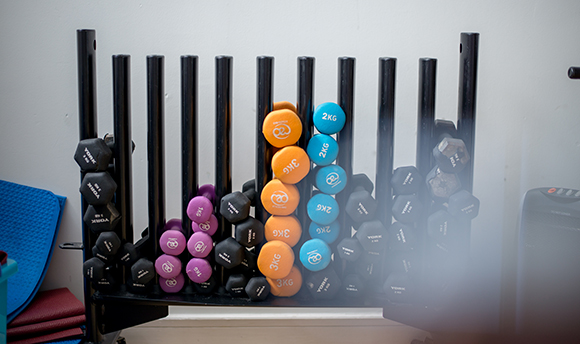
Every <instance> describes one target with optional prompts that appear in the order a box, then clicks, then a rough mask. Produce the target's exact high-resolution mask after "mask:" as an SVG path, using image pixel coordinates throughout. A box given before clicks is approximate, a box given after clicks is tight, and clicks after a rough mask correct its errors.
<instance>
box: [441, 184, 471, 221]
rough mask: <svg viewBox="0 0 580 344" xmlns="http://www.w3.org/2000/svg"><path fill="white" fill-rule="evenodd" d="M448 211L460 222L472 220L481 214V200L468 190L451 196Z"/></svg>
mask: <svg viewBox="0 0 580 344" xmlns="http://www.w3.org/2000/svg"><path fill="white" fill-rule="evenodd" d="M447 204H448V211H449V213H450V214H451V215H453V216H454V217H455V218H457V219H460V220H472V219H474V218H475V217H476V216H477V215H478V214H479V199H477V197H475V196H473V195H472V194H471V193H470V192H469V191H467V190H461V191H459V192H457V193H455V194H453V195H451V196H449V201H448V202H447Z"/></svg>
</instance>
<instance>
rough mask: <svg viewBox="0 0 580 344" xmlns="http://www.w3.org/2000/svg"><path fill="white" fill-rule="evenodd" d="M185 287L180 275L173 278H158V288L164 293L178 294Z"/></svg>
mask: <svg viewBox="0 0 580 344" xmlns="http://www.w3.org/2000/svg"><path fill="white" fill-rule="evenodd" d="M184 285H185V277H183V274H182V273H180V274H179V275H177V276H175V277H173V278H163V277H160V278H159V286H160V287H161V289H162V290H163V291H164V292H166V293H178V292H179V291H181V289H182V288H183V286H184Z"/></svg>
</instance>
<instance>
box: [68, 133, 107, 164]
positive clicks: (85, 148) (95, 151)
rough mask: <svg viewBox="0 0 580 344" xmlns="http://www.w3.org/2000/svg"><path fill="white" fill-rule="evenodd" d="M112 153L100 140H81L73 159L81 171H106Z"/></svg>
mask: <svg viewBox="0 0 580 344" xmlns="http://www.w3.org/2000/svg"><path fill="white" fill-rule="evenodd" d="M112 155H113V152H112V151H111V149H110V148H109V147H108V146H107V144H106V143H105V141H104V140H103V139H100V138H91V139H85V140H81V141H80V142H79V144H78V146H77V149H76V151H75V155H74V159H75V161H76V162H77V164H78V165H79V167H80V168H81V171H85V172H95V171H102V172H104V171H106V170H107V168H108V166H109V161H110V160H111V156H112Z"/></svg>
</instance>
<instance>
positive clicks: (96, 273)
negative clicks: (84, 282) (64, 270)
mask: <svg viewBox="0 0 580 344" xmlns="http://www.w3.org/2000/svg"><path fill="white" fill-rule="evenodd" d="M106 268H107V266H106V264H105V262H103V261H102V260H101V259H99V258H97V257H93V258H90V259H87V260H86V261H85V262H84V263H83V276H85V278H86V279H88V280H89V281H93V282H94V281H98V280H100V279H102V278H104V277H105V270H106Z"/></svg>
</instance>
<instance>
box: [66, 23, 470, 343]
mask: <svg viewBox="0 0 580 344" xmlns="http://www.w3.org/2000/svg"><path fill="white" fill-rule="evenodd" d="M478 39H479V34H477V33H462V34H461V43H460V57H461V61H460V81H459V108H458V120H457V127H458V132H459V137H460V138H461V139H463V140H464V142H465V144H466V146H467V147H468V150H469V154H470V156H471V157H472V162H471V164H470V165H469V167H468V168H466V169H465V170H464V171H463V172H462V174H461V176H460V177H461V181H462V183H463V186H464V188H465V189H467V190H468V191H471V190H472V186H473V152H474V150H473V148H474V147H473V145H474V133H475V100H476V81H477V59H478ZM77 47H78V85H79V129H80V130H79V131H80V139H81V140H83V139H87V138H96V137H98V130H97V107H96V104H97V103H96V91H95V90H96V72H95V64H96V63H95V62H96V52H95V50H96V36H95V31H94V30H78V31H77ZM273 61H274V58H273V57H269V56H260V57H258V58H257V97H256V98H257V103H256V134H257V135H256V147H257V149H256V170H255V173H256V174H255V176H256V188H257V192H258V194H260V192H261V190H262V188H263V186H264V185H265V184H266V183H267V182H268V181H269V180H270V179H271V178H272V171H271V168H270V160H271V155H272V154H271V152H272V147H271V146H270V145H269V144H268V143H267V142H266V141H265V140H264V139H263V136H262V135H261V127H262V122H263V120H264V118H265V116H266V115H267V114H268V113H269V112H270V111H271V110H272V104H273V96H272V88H273V82H272V79H273V71H272V67H273ZM314 62H315V60H314V58H313V57H299V58H298V95H297V110H298V114H299V116H300V117H301V119H302V121H303V126H304V130H303V134H302V137H301V138H300V141H299V145H301V146H303V147H305V146H306V144H307V142H308V140H309V138H310V137H311V136H312V134H313V131H314V129H313V125H312V120H311V118H312V113H313V111H314V105H313V93H314V89H313V80H314ZM436 63H437V60H436V59H420V61H419V67H420V77H419V85H420V86H419V104H418V105H419V106H418V108H419V111H418V134H417V155H416V165H417V168H418V169H419V171H420V172H421V173H422V174H423V175H426V173H427V172H428V171H429V170H430V168H431V167H432V165H433V162H432V161H431V158H430V157H431V152H432V149H433V147H434V144H435V143H434V142H433V140H434V138H433V137H434V135H433V128H434V121H435V84H436V78H435V77H436ZM163 64H164V58H163V56H148V57H147V67H148V69H147V70H148V75H147V80H148V88H147V89H148V107H147V109H148V136H147V145H148V147H147V148H148V187H149V190H148V196H149V202H148V210H149V223H148V229H146V230H145V231H143V233H142V236H143V237H146V238H148V239H147V240H148V244H147V248H148V250H147V251H148V252H151V255H152V257H150V258H152V259H153V260H154V259H155V257H156V256H157V252H159V236H160V232H161V229H162V227H163V225H164V223H165V220H166V219H165V190H164V173H163V166H164V125H163V122H164V110H163V109H164V104H163V99H164V90H163ZM338 67H339V68H338V74H339V88H338V99H337V103H338V104H339V105H340V106H341V107H342V108H343V110H344V111H345V113H346V118H347V120H346V125H345V128H344V129H343V130H342V131H341V132H340V133H339V134H338V135H337V141H338V142H339V147H340V153H339V154H340V155H339V157H338V159H337V164H339V165H340V166H341V167H343V168H344V169H345V171H346V173H347V176H348V177H350V176H352V174H353V166H352V152H353V149H352V147H353V144H354V142H353V140H352V138H353V131H352V128H353V127H352V124H353V122H354V121H355V120H354V116H353V109H354V80H355V59H354V58H350V57H341V58H339V59H338ZM181 68H182V79H181V83H182V99H181V105H182V106H181V108H182V118H181V124H182V205H183V207H182V209H183V211H182V219H183V223H184V225H183V228H184V229H189V230H190V228H191V226H190V225H191V222H190V220H189V219H188V217H187V215H186V211H185V209H186V208H187V204H188V202H189V200H190V199H191V198H192V197H193V196H195V194H196V191H197V189H198V177H197V170H198V163H197V141H198V139H197V132H198V130H199V128H198V125H197V57H196V56H182V58H181ZM231 68H232V57H229V56H218V57H216V159H215V164H216V165H215V166H216V169H215V171H216V183H215V185H216V193H217V197H218V202H217V204H219V199H220V198H221V197H222V196H224V195H225V194H227V193H230V192H231V191H232V185H231V177H232V176H231V162H232V159H231V147H230V145H231V130H232V128H231V116H232V113H231V111H232V110H231V101H232V99H231V94H232V90H231ZM395 76H396V59H395V58H381V59H379V106H378V130H377V136H378V140H377V152H378V154H377V168H376V183H375V184H376V189H375V190H376V191H375V195H376V199H377V202H378V204H379V209H385V210H386V211H379V212H378V214H379V215H378V216H379V220H381V221H383V223H384V224H385V225H386V226H388V225H389V224H390V223H391V220H392V219H391V213H390V209H391V202H392V191H391V187H390V182H389V181H390V179H391V174H392V171H393V150H394V149H393V147H394V142H393V141H394V140H393V133H394V120H395V111H394V109H395V106H394V105H395ZM129 80H130V56H127V55H117V56H113V82H114V97H113V103H114V140H115V142H114V157H115V163H114V171H115V172H114V175H115V180H116V182H117V184H118V189H117V192H116V194H115V205H116V207H117V209H118V210H119V212H120V213H121V216H122V220H121V223H120V224H119V226H118V227H117V229H116V232H117V233H118V234H119V237H120V238H121V240H122V241H123V242H132V240H133V223H132V218H131V216H132V209H131V205H132V201H131V190H132V181H131V165H132V164H131V154H132V150H131V149H132V140H131V134H130V133H131V131H130V128H131V110H130V102H129V99H130V81H129ZM298 187H299V190H300V192H301V197H304V198H305V199H308V198H309V196H310V193H311V190H312V185H311V184H309V182H308V181H306V180H304V181H302V182H301V183H299V184H298ZM347 189H348V187H347ZM347 192H348V190H345V191H344V192H343V193H342V195H341V194H339V195H337V201H338V203H339V205H344V204H345V203H346V199H345V198H346V195H347ZM423 196H424V195H423ZM257 203H258V204H257V206H256V209H255V217H256V218H257V219H259V220H261V221H265V219H266V218H267V214H266V212H265V211H264V209H263V208H262V206H261V204H260V202H259V199H258V202H257ZM305 204H306V202H301V205H300V206H299V208H298V209H297V217H298V218H299V219H300V220H301V222H302V224H303V228H307V226H306V225H307V223H308V222H307V221H308V219H307V217H308V216H307V214H306V205H305ZM86 209H87V204H86V202H85V201H84V200H82V211H83V214H84V212H85V211H86ZM344 213H345V212H342V213H341V215H340V216H341V217H342V218H341V217H339V219H340V220H341V221H342V222H343V223H347V221H348V219H347V218H346V216H345V214H344ZM426 217H427V216H426V215H425V216H424V218H422V219H421V221H423V222H424V221H426ZM219 228H220V231H218V233H217V234H216V235H217V236H218V237H220V238H222V239H223V238H226V237H228V236H230V235H231V231H230V230H229V228H231V227H230V224H229V223H227V222H226V221H225V219H220V227H219ZM349 228H350V227H349ZM82 232H83V246H84V251H83V252H84V260H87V259H89V258H91V256H92V253H91V250H90V248H91V247H93V245H94V244H95V240H96V235H95V234H94V233H92V232H91V231H90V230H89V229H88V228H87V227H86V226H85V225H84V223H83V229H82ZM348 235H349V233H347V231H344V230H343V231H342V234H341V238H342V237H346V236H348ZM425 237H426V235H425V234H423V235H420V239H421V241H420V245H419V250H418V251H419V252H422V251H424V250H423V248H424V246H425V245H426V244H425V240H426V238H425ZM341 238H339V239H338V241H339V240H340V239H341ZM461 240H462V243H463V250H462V252H461V253H460V254H461V255H462V256H463V257H464V258H465V259H464V260H465V261H467V260H468V257H469V240H470V234H469V231H467V232H466V233H465V234H464V237H463V238H461ZM338 241H337V242H338ZM301 242H303V241H301ZM297 246H298V245H297ZM298 247H299V246H298ZM335 256H337V255H335ZM342 263H343V262H340V261H338V259H337V260H336V261H335V262H334V264H335V266H339V267H340V265H341V264H342ZM429 268H430V267H429V266H428V264H425V263H422V264H421V269H420V274H419V279H418V282H419V283H418V285H419V287H418V288H417V290H418V293H417V295H418V296H417V297H416V298H415V301H414V302H412V303H411V304H391V303H389V302H388V301H387V300H386V298H385V297H384V296H382V295H381V293H380V292H376V291H374V290H372V291H370V292H369V293H368V296H367V297H363V298H360V299H344V298H337V299H336V300H314V299H312V298H311V297H309V295H307V294H305V293H302V292H300V293H298V294H297V295H296V296H294V297H292V298H275V297H269V298H268V299H267V300H266V301H264V302H252V301H250V300H249V299H244V298H234V297H231V296H229V295H228V294H225V293H220V292H216V293H214V294H211V295H201V294H196V293H194V292H192V291H191V288H188V287H187V285H186V288H185V289H184V291H182V292H180V293H177V294H164V293H162V292H160V291H159V290H156V289H155V288H154V289H153V291H151V292H150V293H147V294H133V293H130V292H127V291H126V290H125V288H123V283H124V282H125V276H126V271H124V268H122V267H121V268H120V269H119V271H118V276H117V278H118V279H119V280H120V281H121V282H122V283H121V287H120V288H119V290H117V291H114V292H110V293H104V292H99V291H96V290H95V289H94V288H93V287H92V285H91V284H90V283H88V282H87V281H85V288H84V295H85V299H84V301H85V307H86V315H87V341H88V342H92V343H102V342H106V341H107V336H106V335H104V334H107V333H115V332H118V331H120V330H122V329H124V328H128V327H131V326H135V325H138V324H141V323H144V322H147V321H151V320H155V319H159V318H163V317H165V316H167V315H168V306H169V305H191V306H212V305H213V306H260V307H264V306H266V307H277V306H281V307H382V308H383V309H384V316H385V317H386V318H389V319H392V320H395V321H399V322H402V323H405V324H408V325H411V326H416V327H419V328H422V329H425V330H428V331H432V330H438V329H445V328H450V327H449V326H452V324H453V322H454V320H455V319H457V318H458V317H464V315H463V314H461V312H460V311H458V310H456V309H446V308H444V307H443V308H441V307H438V306H437V305H435V304H433V302H432V300H431V299H430V296H429V293H428V292H426V291H425V290H422V288H421V285H422V284H425V283H424V279H425V278H426V276H427V275H428V272H429V271H428V270H429ZM227 274H228V271H225V270H224V269H223V268H219V267H218V270H217V271H216V275H218V279H219V280H221V282H223V281H224V276H225V275H227ZM303 289H304V288H303ZM450 324H451V325H450Z"/></svg>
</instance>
